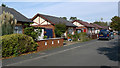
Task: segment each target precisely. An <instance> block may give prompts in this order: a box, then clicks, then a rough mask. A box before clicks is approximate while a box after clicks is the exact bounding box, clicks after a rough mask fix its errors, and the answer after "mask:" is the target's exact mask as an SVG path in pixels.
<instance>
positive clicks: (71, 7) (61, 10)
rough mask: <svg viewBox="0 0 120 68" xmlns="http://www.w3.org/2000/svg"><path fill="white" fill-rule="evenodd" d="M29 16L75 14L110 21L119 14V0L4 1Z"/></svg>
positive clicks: (95, 19) (64, 15)
mask: <svg viewBox="0 0 120 68" xmlns="http://www.w3.org/2000/svg"><path fill="white" fill-rule="evenodd" d="M3 3H4V4H6V5H7V6H8V7H11V8H14V9H16V10H17V11H19V12H20V13H22V14H23V15H25V16H26V17H28V18H32V17H33V16H34V15H35V14H37V13H40V14H47V15H52V16H57V17H67V18H68V19H69V18H70V17H71V16H73V17H77V18H78V19H81V20H84V21H87V22H94V21H100V19H101V18H103V20H104V21H108V22H109V21H110V19H111V18H112V17H113V16H117V15H118V2H3Z"/></svg>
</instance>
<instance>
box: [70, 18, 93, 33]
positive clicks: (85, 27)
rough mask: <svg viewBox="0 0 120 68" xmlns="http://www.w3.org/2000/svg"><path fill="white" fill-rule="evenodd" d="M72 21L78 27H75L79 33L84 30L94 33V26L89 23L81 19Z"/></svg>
mask: <svg viewBox="0 0 120 68" xmlns="http://www.w3.org/2000/svg"><path fill="white" fill-rule="evenodd" d="M72 23H73V24H74V25H76V26H78V27H76V31H77V32H78V33H80V32H86V33H88V34H93V33H95V27H94V26H93V25H91V24H89V23H88V22H84V21H81V20H74V21H73V22H72Z"/></svg>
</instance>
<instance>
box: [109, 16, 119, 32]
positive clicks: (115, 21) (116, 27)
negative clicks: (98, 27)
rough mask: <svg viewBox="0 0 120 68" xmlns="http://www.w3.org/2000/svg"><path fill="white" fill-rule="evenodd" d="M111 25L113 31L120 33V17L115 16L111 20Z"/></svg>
mask: <svg viewBox="0 0 120 68" xmlns="http://www.w3.org/2000/svg"><path fill="white" fill-rule="evenodd" d="M111 21H112V22H111V23H110V27H111V28H112V29H113V30H117V31H120V17H118V16H114V17H113V18H112V19H111Z"/></svg>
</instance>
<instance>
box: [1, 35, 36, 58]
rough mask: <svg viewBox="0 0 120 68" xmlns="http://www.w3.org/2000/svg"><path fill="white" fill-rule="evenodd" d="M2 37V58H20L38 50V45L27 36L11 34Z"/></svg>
mask: <svg viewBox="0 0 120 68" xmlns="http://www.w3.org/2000/svg"><path fill="white" fill-rule="evenodd" d="M1 37H2V41H1V42H0V44H2V57H9V56H19V55H21V54H23V53H27V52H31V51H35V50H37V46H38V45H37V43H36V42H34V40H33V38H32V37H30V36H27V35H25V34H11V35H4V36H1Z"/></svg>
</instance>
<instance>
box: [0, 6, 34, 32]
mask: <svg viewBox="0 0 120 68" xmlns="http://www.w3.org/2000/svg"><path fill="white" fill-rule="evenodd" d="M0 8H2V12H3V11H5V12H9V13H10V14H12V15H13V16H14V19H16V20H17V24H16V25H15V29H14V33H24V24H25V23H30V22H32V21H31V20H29V19H28V18H27V17H25V16H24V15H22V14H21V13H19V12H18V11H16V10H15V9H13V8H8V7H2V6H0Z"/></svg>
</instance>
